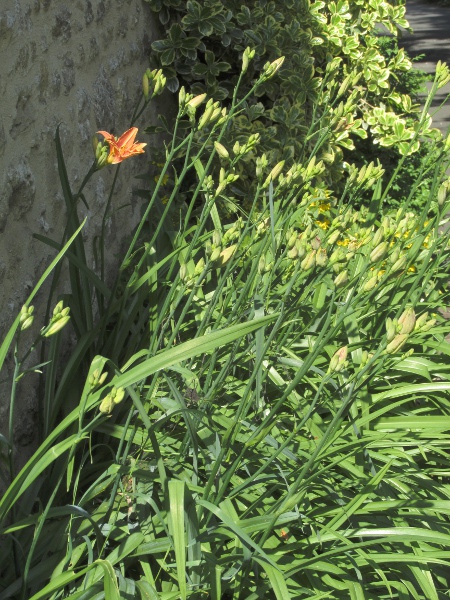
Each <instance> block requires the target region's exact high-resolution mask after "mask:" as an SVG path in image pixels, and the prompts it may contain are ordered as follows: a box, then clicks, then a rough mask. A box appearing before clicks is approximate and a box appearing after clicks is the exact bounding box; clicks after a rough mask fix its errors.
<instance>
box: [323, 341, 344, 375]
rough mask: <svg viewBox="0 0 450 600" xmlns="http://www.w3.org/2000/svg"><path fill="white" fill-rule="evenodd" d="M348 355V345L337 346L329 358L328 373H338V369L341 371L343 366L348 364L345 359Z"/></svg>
mask: <svg viewBox="0 0 450 600" xmlns="http://www.w3.org/2000/svg"><path fill="white" fill-rule="evenodd" d="M347 355H348V347H347V346H344V347H343V348H339V350H337V351H336V352H335V353H334V354H333V356H332V358H331V360H330V366H329V367H328V373H339V371H343V370H344V369H345V367H346V366H347V365H348V361H347Z"/></svg>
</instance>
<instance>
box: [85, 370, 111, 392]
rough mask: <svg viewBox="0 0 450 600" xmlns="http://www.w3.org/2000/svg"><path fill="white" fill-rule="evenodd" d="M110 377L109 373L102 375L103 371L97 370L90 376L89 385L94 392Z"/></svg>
mask: <svg viewBox="0 0 450 600" xmlns="http://www.w3.org/2000/svg"><path fill="white" fill-rule="evenodd" d="M107 377H108V373H107V372H106V371H105V372H104V373H102V370H101V369H95V370H94V371H92V373H91V374H90V376H89V379H88V383H89V385H90V386H91V389H92V390H95V389H96V388H99V387H100V386H101V385H103V384H104V383H105V380H106V378H107Z"/></svg>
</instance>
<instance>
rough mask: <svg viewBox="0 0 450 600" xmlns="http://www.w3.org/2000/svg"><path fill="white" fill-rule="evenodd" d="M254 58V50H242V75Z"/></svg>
mask: <svg viewBox="0 0 450 600" xmlns="http://www.w3.org/2000/svg"><path fill="white" fill-rule="evenodd" d="M254 58H255V50H254V49H253V50H252V49H251V48H246V49H245V50H244V54H243V55H242V73H246V72H247V69H248V65H249V64H250V62H251V61H252V60H253V59H254Z"/></svg>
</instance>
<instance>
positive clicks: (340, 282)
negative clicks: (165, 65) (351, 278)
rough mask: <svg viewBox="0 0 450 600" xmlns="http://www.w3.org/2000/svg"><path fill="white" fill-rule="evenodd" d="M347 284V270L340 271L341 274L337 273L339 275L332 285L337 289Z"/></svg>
mask: <svg viewBox="0 0 450 600" xmlns="http://www.w3.org/2000/svg"><path fill="white" fill-rule="evenodd" d="M347 283H348V271H347V270H345V271H342V273H339V275H338V276H337V277H336V279H335V280H334V285H335V286H336V287H337V288H340V287H343V286H344V285H346V284H347Z"/></svg>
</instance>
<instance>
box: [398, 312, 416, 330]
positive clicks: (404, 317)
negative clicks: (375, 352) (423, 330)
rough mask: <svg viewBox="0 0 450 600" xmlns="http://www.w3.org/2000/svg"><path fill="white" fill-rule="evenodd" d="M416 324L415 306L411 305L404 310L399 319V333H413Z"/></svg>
mask: <svg viewBox="0 0 450 600" xmlns="http://www.w3.org/2000/svg"><path fill="white" fill-rule="evenodd" d="M415 324H416V313H415V312H414V308H413V307H412V306H409V307H408V308H406V309H405V310H404V311H403V313H402V314H401V316H400V318H399V320H398V330H399V333H411V332H412V331H413V330H414V325H415Z"/></svg>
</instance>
